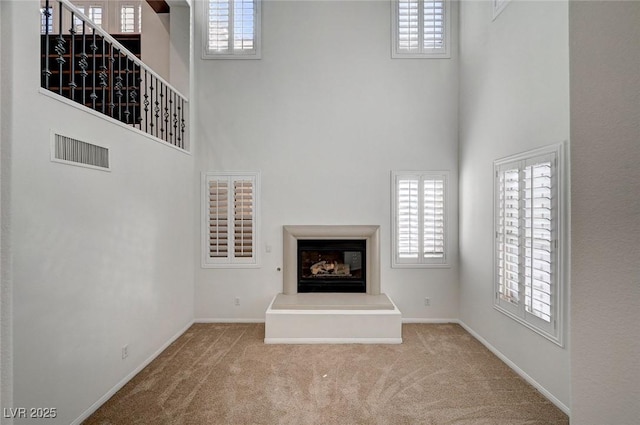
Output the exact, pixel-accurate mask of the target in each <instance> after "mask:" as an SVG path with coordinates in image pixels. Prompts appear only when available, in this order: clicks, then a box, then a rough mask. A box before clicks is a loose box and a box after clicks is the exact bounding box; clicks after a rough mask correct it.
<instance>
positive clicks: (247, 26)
mask: <svg viewBox="0 0 640 425" xmlns="http://www.w3.org/2000/svg"><path fill="white" fill-rule="evenodd" d="M205 7H206V11H205V16H206V17H207V25H206V34H205V42H204V46H205V51H204V57H205V58H210V59H229V58H232V59H259V58H260V9H261V3H260V0H208V1H206V2H205Z"/></svg>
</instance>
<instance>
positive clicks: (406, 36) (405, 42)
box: [397, 0, 421, 52]
mask: <svg viewBox="0 0 640 425" xmlns="http://www.w3.org/2000/svg"><path fill="white" fill-rule="evenodd" d="M419 6H420V1H419V0H400V1H398V2H397V7H398V49H399V50H401V51H407V52H419V51H420V27H421V25H420V10H419V9H420V7H419Z"/></svg>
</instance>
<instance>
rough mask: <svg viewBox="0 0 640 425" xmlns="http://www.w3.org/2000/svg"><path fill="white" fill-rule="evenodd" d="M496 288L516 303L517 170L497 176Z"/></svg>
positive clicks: (517, 254) (518, 214)
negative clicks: (497, 282) (497, 284)
mask: <svg viewBox="0 0 640 425" xmlns="http://www.w3.org/2000/svg"><path fill="white" fill-rule="evenodd" d="M498 193H499V194H498V196H499V209H498V240H499V242H498V248H497V250H498V252H497V257H498V278H499V286H498V290H499V293H500V297H501V298H502V299H503V300H505V301H508V302H510V303H512V304H518V299H519V296H518V294H519V290H520V289H519V283H518V282H519V274H520V253H519V250H520V248H519V247H520V178H519V171H518V169H507V170H504V171H501V172H500V175H499V190H498Z"/></svg>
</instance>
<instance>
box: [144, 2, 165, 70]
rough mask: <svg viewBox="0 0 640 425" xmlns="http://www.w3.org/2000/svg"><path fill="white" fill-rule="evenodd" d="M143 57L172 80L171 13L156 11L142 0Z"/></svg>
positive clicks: (148, 63)
mask: <svg viewBox="0 0 640 425" xmlns="http://www.w3.org/2000/svg"><path fill="white" fill-rule="evenodd" d="M141 4H142V35H141V40H140V44H141V46H140V47H141V52H142V55H141V58H142V61H143V62H144V63H146V64H147V65H148V66H150V67H151V69H153V70H154V71H156V72H157V73H158V74H160V76H161V77H162V78H164V79H165V80H167V81H171V80H170V77H171V75H170V72H171V71H170V68H171V65H170V61H169V59H170V53H169V49H170V44H171V35H170V27H171V14H170V13H156V12H155V11H154V10H153V9H152V8H151V6H149V3H147V2H146V1H144V0H143V1H142V2H141Z"/></svg>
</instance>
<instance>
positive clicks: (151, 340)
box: [2, 0, 196, 424]
mask: <svg viewBox="0 0 640 425" xmlns="http://www.w3.org/2000/svg"><path fill="white" fill-rule="evenodd" d="M2 3H3V5H2V6H3V10H2V12H3V14H2V30H3V41H4V40H5V35H8V37H9V40H12V42H10V43H9V44H8V46H5V45H4V44H3V54H4V56H3V64H4V60H7V62H8V63H10V67H11V68H10V71H11V73H12V74H11V75H12V77H13V78H12V80H11V86H12V93H11V94H10V96H9V97H8V98H5V92H4V91H3V93H2V95H3V107H4V106H6V105H9V107H10V108H11V122H10V123H9V125H10V127H9V133H8V135H9V141H8V143H10V145H11V149H12V163H11V165H12V170H11V196H12V199H11V217H10V218H11V224H12V232H13V233H12V236H13V241H12V243H13V245H12V250H13V265H12V274H13V282H14V285H13V336H14V340H13V343H14V345H13V350H14V365H13V366H14V370H13V371H14V389H13V392H14V393H13V395H14V400H13V407H56V408H57V409H58V417H57V419H56V420H53V421H49V422H47V423H59V424H69V423H71V422H72V421H74V420H76V419H77V418H79V417H80V416H81V415H82V414H83V412H85V411H86V410H87V409H88V408H89V407H90V406H91V405H92V404H93V403H95V402H96V401H97V400H98V399H99V398H100V397H102V396H104V395H105V394H106V393H107V391H109V390H110V389H112V388H113V387H114V386H115V385H116V384H117V383H118V382H120V381H121V380H122V379H123V378H125V377H126V376H127V375H128V374H130V373H131V372H132V371H134V370H135V369H136V368H137V367H139V366H140V365H141V364H143V362H144V361H145V360H146V359H147V358H149V356H151V355H152V354H153V353H155V352H156V350H158V349H159V348H160V347H162V346H163V345H164V344H165V343H166V342H167V341H169V340H170V339H171V338H172V337H173V336H174V335H176V333H178V332H179V331H181V330H182V329H183V328H184V327H185V326H186V325H187V324H189V323H190V322H191V320H192V318H193V279H194V277H193V260H192V259H193V257H194V255H195V254H194V251H193V247H192V240H193V226H194V223H193V219H192V214H191V212H192V208H193V205H194V203H195V202H196V200H195V199H194V198H193V191H192V187H193V177H192V176H193V172H194V171H193V158H192V157H191V156H190V155H188V154H184V153H181V152H179V151H177V150H175V149H173V148H171V147H168V146H167V145H164V144H161V143H158V142H155V141H152V140H151V139H149V138H147V137H144V136H140V135H137V134H135V133H133V132H132V131H131V130H129V129H126V128H121V127H119V126H117V125H114V124H112V123H110V122H107V121H105V120H104V119H102V118H98V117H95V116H93V115H90V114H87V113H86V112H84V111H81V110H79V109H76V108H74V107H71V106H68V105H66V104H64V103H61V102H60V101H58V100H55V99H53V98H51V97H49V96H46V95H43V94H41V93H39V91H38V87H39V81H40V70H39V64H40V58H39V52H40V48H39V43H40V42H39V35H38V23H39V19H38V13H39V12H38V8H39V6H38V2H37V1H35V2H34V1H24V0H20V1H14V2H5V1H3V2H2ZM17 40H19V42H18V41H17ZM5 47H8V49H9V51H8V52H5V51H4V48H5ZM5 53H6V54H5ZM3 78H4V74H3ZM5 99H6V100H5ZM5 102H6V103H5ZM34 124H35V125H34ZM51 129H55V130H57V131H58V132H60V133H61V134H64V135H68V136H71V137H75V138H80V139H82V140H86V141H88V142H92V143H95V144H98V145H103V146H107V147H109V148H110V150H111V164H112V171H111V172H109V173H107V172H102V171H94V170H88V169H85V168H80V167H74V166H67V165H62V164H59V163H54V162H51V161H50V130H51ZM3 136H4V134H3ZM3 148H4V142H3ZM125 344H128V345H129V357H128V358H127V359H125V360H123V359H121V347H122V346H123V345H125ZM3 346H4V341H3ZM17 422H18V423H20V422H19V421H17Z"/></svg>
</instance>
